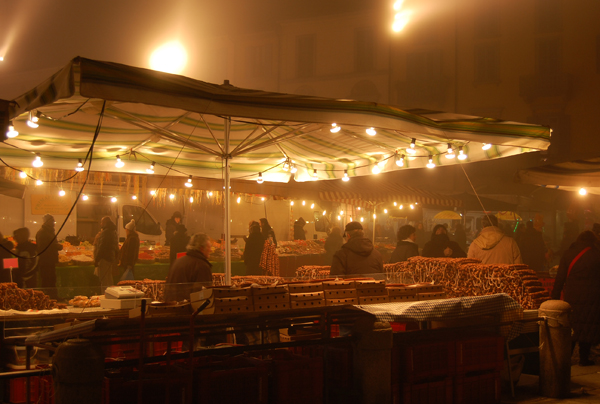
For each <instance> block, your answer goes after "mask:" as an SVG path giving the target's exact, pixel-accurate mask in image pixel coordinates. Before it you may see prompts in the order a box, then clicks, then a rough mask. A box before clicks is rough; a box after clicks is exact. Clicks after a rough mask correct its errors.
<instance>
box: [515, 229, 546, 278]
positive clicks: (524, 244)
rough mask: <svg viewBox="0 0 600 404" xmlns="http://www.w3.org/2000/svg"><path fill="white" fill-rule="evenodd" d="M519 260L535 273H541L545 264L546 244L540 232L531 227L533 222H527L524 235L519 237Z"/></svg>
mask: <svg viewBox="0 0 600 404" xmlns="http://www.w3.org/2000/svg"><path fill="white" fill-rule="evenodd" d="M519 250H521V258H522V259H523V263H524V264H527V265H528V266H529V268H531V269H533V270H535V271H543V270H544V269H545V268H544V266H545V264H546V243H544V237H543V236H542V232H541V231H538V230H537V229H535V228H534V227H533V222H532V221H528V222H527V224H526V229H525V233H524V234H523V236H522V237H521V244H520V245H519Z"/></svg>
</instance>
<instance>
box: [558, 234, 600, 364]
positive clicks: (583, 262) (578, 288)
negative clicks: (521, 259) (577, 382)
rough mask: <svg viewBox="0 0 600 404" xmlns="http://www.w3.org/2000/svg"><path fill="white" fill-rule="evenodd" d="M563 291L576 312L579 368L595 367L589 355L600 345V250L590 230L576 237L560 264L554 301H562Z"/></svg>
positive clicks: (574, 323)
mask: <svg viewBox="0 0 600 404" xmlns="http://www.w3.org/2000/svg"><path fill="white" fill-rule="evenodd" d="M569 267H571V270H570V272H569ZM563 290H564V296H565V298H564V300H565V302H567V303H569V304H570V305H571V307H572V309H573V312H572V313H571V316H570V321H571V326H572V327H573V343H574V344H575V343H578V344H579V365H580V366H589V365H594V362H593V361H592V360H590V359H589V355H590V350H591V347H592V346H595V345H597V344H599V343H600V248H599V245H598V238H597V237H596V236H595V235H594V233H592V232H591V231H589V230H588V231H584V232H583V233H581V234H580V235H579V237H577V240H576V241H575V242H574V243H573V244H571V247H569V249H568V250H567V251H566V252H565V253H564V255H563V256H562V258H561V260H560V264H559V266H558V271H557V274H556V280H555V281H554V288H553V289H552V295H551V296H552V299H560V295H561V292H562V291H563Z"/></svg>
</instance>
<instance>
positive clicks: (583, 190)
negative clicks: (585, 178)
mask: <svg viewBox="0 0 600 404" xmlns="http://www.w3.org/2000/svg"><path fill="white" fill-rule="evenodd" d="M579 195H581V196H584V195H587V189H585V188H579Z"/></svg>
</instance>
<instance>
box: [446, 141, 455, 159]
mask: <svg viewBox="0 0 600 404" xmlns="http://www.w3.org/2000/svg"><path fill="white" fill-rule="evenodd" d="M454 157H456V154H454V149H453V148H452V144H451V143H448V151H447V152H446V158H447V159H453V158H454Z"/></svg>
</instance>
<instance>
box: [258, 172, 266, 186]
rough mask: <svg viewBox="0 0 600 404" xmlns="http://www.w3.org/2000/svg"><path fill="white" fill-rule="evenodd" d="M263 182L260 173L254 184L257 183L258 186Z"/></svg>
mask: <svg viewBox="0 0 600 404" xmlns="http://www.w3.org/2000/svg"><path fill="white" fill-rule="evenodd" d="M264 181H265V180H264V179H263V177H262V173H258V178H257V179H256V182H258V183H259V184H262V183H263V182H264Z"/></svg>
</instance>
